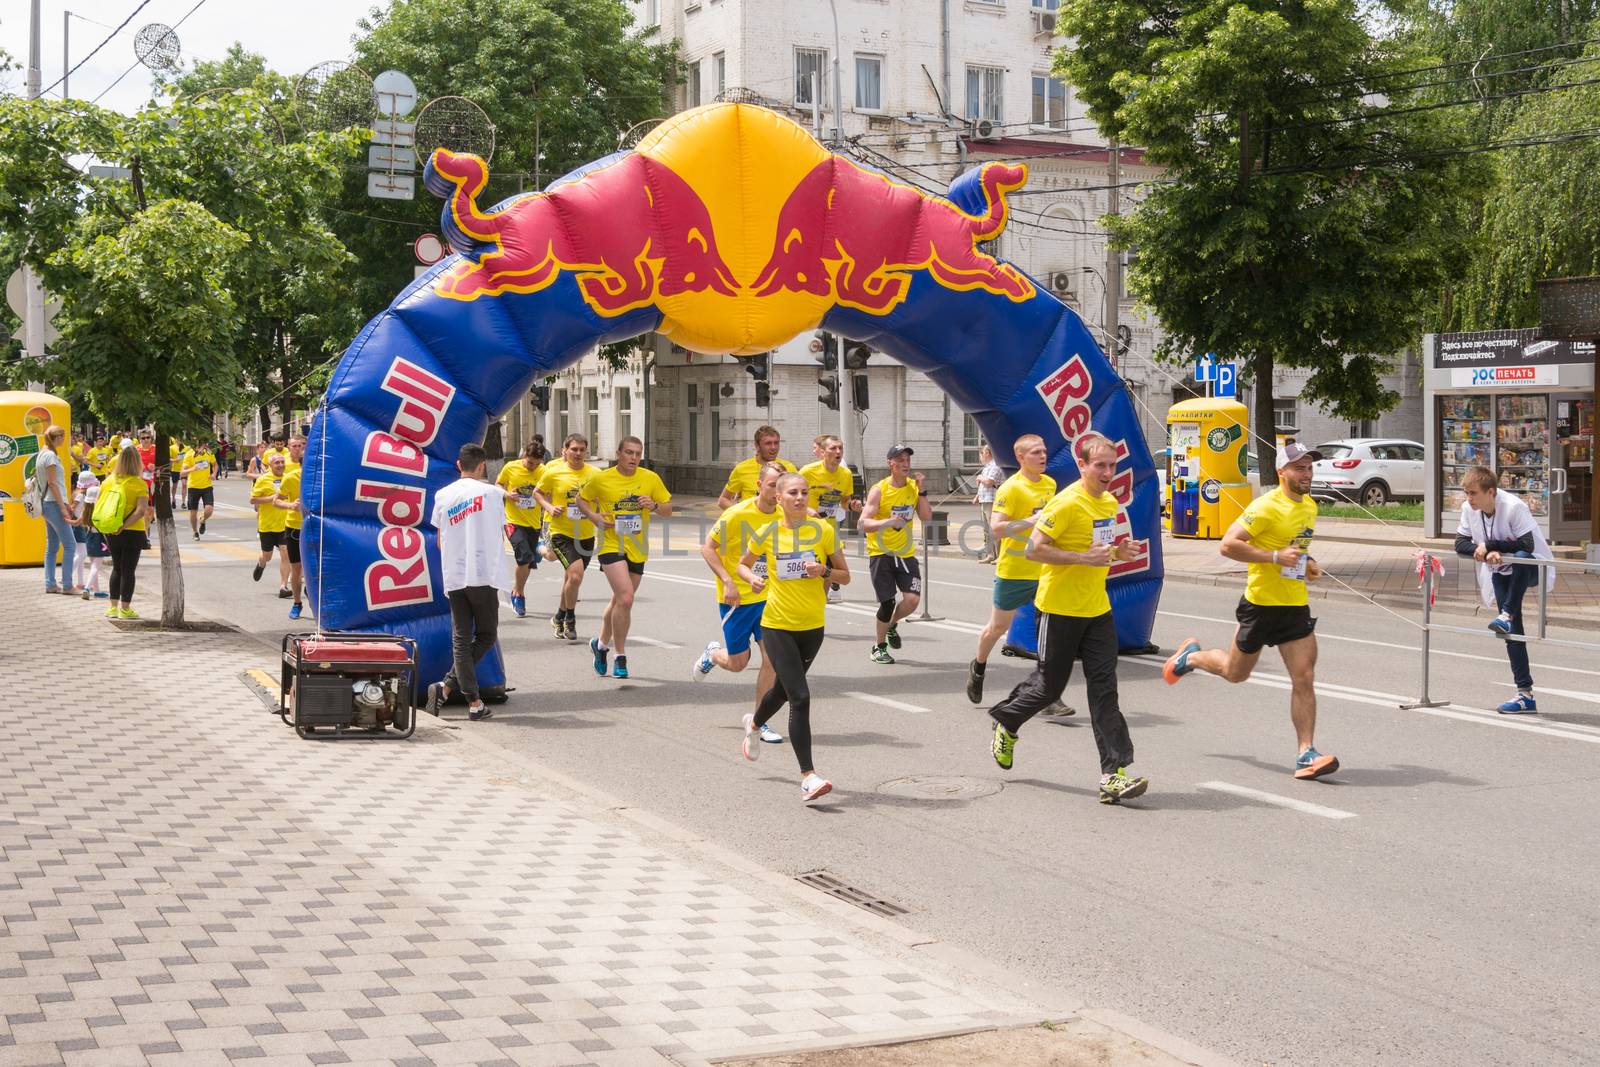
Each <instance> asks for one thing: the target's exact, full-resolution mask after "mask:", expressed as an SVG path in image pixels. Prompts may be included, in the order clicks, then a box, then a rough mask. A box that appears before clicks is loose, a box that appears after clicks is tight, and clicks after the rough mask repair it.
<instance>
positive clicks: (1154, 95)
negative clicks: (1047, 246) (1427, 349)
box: [1055, 0, 1476, 481]
mask: <svg viewBox="0 0 1600 1067" xmlns="http://www.w3.org/2000/svg"><path fill="white" fill-rule="evenodd" d="M1061 14H1062V31H1063V32H1064V33H1065V34H1066V35H1068V36H1071V37H1074V38H1076V39H1077V42H1078V47H1077V48H1076V49H1064V50H1062V51H1061V52H1059V53H1058V54H1057V57H1056V64H1055V65H1056V70H1057V72H1058V73H1059V74H1061V75H1062V76H1064V77H1065V78H1066V79H1068V80H1070V81H1071V82H1072V83H1073V84H1074V85H1075V86H1076V87H1077V88H1078V90H1079V93H1080V96H1081V98H1082V99H1083V100H1084V101H1085V102H1086V103H1087V104H1088V108H1089V114H1090V117H1092V118H1093V119H1094V120H1095V122H1096V123H1098V124H1099V126H1100V128H1101V129H1102V130H1103V131H1105V133H1106V134H1107V135H1108V136H1110V137H1113V138H1115V139H1117V140H1118V141H1120V142H1122V143H1134V144H1139V145H1142V146H1143V147H1144V150H1145V156H1146V158H1147V160H1148V161H1149V162H1151V163H1153V164H1158V165H1160V166H1163V167H1165V168H1167V171H1166V178H1165V180H1164V181H1162V182H1160V183H1155V184H1153V185H1152V186H1151V187H1150V190H1149V195H1148V197H1147V198H1146V199H1144V200H1143V201H1142V202H1141V203H1140V204H1139V206H1138V207H1137V209H1136V210H1134V211H1133V212H1132V213H1131V214H1128V215H1124V216H1121V217H1120V218H1112V217H1107V218H1105V219H1103V220H1102V221H1103V222H1105V223H1106V224H1107V226H1108V228H1109V229H1110V231H1111V233H1112V239H1113V241H1114V243H1115V244H1117V245H1118V246H1120V247H1124V248H1128V247H1137V248H1138V250H1139V259H1138V264H1137V267H1136V268H1135V270H1134V272H1133V275H1132V278H1131V287H1132V289H1133V291H1134V292H1135V294H1136V295H1137V296H1138V297H1139V299H1140V300H1141V301H1142V302H1143V303H1144V304H1145V305H1146V306H1147V307H1149V308H1150V309H1151V310H1153V311H1154V312H1155V313H1156V314H1157V315H1158V316H1159V318H1160V320H1161V323H1162V326H1163V327H1164V328H1165V330H1166V339H1165V341H1164V342H1163V347H1162V351H1161V355H1163V356H1164V357H1165V358H1168V359H1172V360H1187V359H1189V358H1192V357H1193V356H1195V355H1197V354H1199V353H1202V352H1206V351H1214V352H1217V353H1221V354H1224V355H1225V356H1227V357H1230V358H1234V359H1238V360H1241V361H1242V362H1243V364H1244V366H1245V368H1246V372H1247V376H1248V378H1249V379H1250V380H1251V381H1252V382H1253V385H1254V390H1253V391H1254V397H1255V415H1254V421H1255V425H1256V426H1257V427H1258V429H1259V431H1260V432H1261V433H1262V434H1263V435H1264V436H1266V437H1267V438H1268V439H1269V440H1270V438H1271V430H1272V427H1273V404H1272V370H1273V368H1274V367H1275V366H1279V365H1283V366H1291V367H1301V368H1305V369H1308V370H1310V371H1311V374H1310V377H1309V379H1308V380H1307V383H1306V385H1305V388H1304V389H1303V391H1302V393H1301V395H1302V396H1303V397H1304V398H1306V399H1307V400H1310V401H1312V402H1316V403H1319V404H1321V405H1322V406H1323V407H1325V408H1326V409H1328V410H1330V411H1331V412H1333V413H1334V414H1336V415H1339V416H1342V417H1347V418H1369V417H1372V416H1374V415H1377V414H1378V413H1380V412H1381V411H1383V410H1385V409H1387V408H1389V407H1391V406H1392V405H1393V404H1394V402H1395V400H1396V399H1397V398H1396V396H1395V395H1394V394H1393V393H1392V392H1391V391H1389V390H1387V389H1385V388H1384V387H1383V385H1382V383H1381V381H1380V376H1381V375H1382V374H1383V373H1384V372H1385V371H1386V370H1387V369H1389V368H1390V367H1391V366H1392V362H1391V358H1390V357H1391V356H1392V354H1393V353H1396V352H1398V351H1399V350H1401V349H1403V348H1404V347H1405V346H1406V345H1408V344H1410V343H1412V342H1414V341H1415V340H1416V338H1417V336H1418V334H1419V333H1420V327H1421V323H1422V320H1423V316H1424V314H1425V312H1426V309H1427V308H1428V306H1429V304H1430V303H1431V301H1432V299H1433V298H1434V296H1435V295H1436V294H1437V293H1438V292H1439V291H1440V289H1441V287H1442V284H1443V282H1444V280H1445V279H1446V278H1448V277H1450V276H1451V275H1452V274H1453V273H1454V272H1455V271H1457V270H1459V268H1460V265H1461V262H1462V260H1463V253H1462V249H1463V247H1464V246H1465V244H1466V242H1467V239H1468V236H1469V235H1468V233H1467V232H1466V230H1465V226H1464V220H1465V216H1464V214H1463V211H1462V206H1463V203H1464V201H1463V193H1464V192H1465V191H1467V190H1468V189H1469V188H1471V186H1472V183H1473V181H1474V175H1475V174H1476V170H1475V168H1474V164H1473V163H1472V161H1470V160H1463V159H1462V158H1460V157H1457V156H1453V155H1447V154H1444V152H1445V150H1447V149H1448V148H1449V146H1450V145H1451V143H1452V138H1453V136H1454V135H1455V134H1456V132H1457V130H1458V128H1459V118H1458V117H1457V116H1455V115H1454V114H1453V113H1452V111H1451V110H1450V109H1440V110H1432V111H1410V112H1407V111H1406V108H1407V105H1409V104H1411V103H1413V102H1414V99H1415V94H1414V93H1412V92H1407V91H1406V90H1405V88H1404V87H1405V85H1407V84H1409V83H1408V82H1406V80H1405V79H1403V78H1397V77H1395V73H1396V72H1397V71H1399V70H1402V69H1405V68H1407V67H1411V66H1417V65H1421V64H1420V61H1421V60H1422V59H1423V57H1421V56H1420V55H1419V54H1418V53H1417V52H1416V51H1415V49H1413V48H1411V47H1408V46H1406V45H1404V44H1403V43H1400V42H1396V41H1392V40H1385V39H1380V38H1374V37H1373V35H1372V34H1371V32H1370V31H1369V30H1368V28H1367V24H1366V23H1365V22H1364V21H1363V19H1362V17H1361V15H1362V11H1361V9H1360V8H1359V7H1358V6H1357V5H1356V4H1355V3H1353V2H1351V0H1295V2H1292V3H1282V4H1280V3H1276V2H1271V0H1110V2H1107V0H1065V2H1064V3H1063V5H1062V12H1061ZM1260 450H1261V446H1260V445H1259V444H1258V445H1257V451H1258V453H1259V452H1260ZM1272 466H1273V464H1272V463H1271V462H1270V461H1265V462H1262V463H1261V469H1262V477H1263V480H1264V481H1272V480H1274V477H1275V476H1274V475H1273V474H1272V473H1271V468H1272Z"/></svg>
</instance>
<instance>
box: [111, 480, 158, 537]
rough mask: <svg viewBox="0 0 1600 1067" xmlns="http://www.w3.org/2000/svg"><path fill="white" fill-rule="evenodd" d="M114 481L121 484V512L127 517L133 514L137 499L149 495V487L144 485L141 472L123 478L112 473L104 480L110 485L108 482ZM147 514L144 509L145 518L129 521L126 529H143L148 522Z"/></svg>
mask: <svg viewBox="0 0 1600 1067" xmlns="http://www.w3.org/2000/svg"><path fill="white" fill-rule="evenodd" d="M114 482H115V483H120V484H121V486H122V514H123V517H127V516H129V515H132V514H133V509H134V508H136V507H138V506H139V501H140V500H143V499H145V498H146V497H148V496H149V495H150V487H149V486H147V485H145V482H144V475H142V474H130V475H127V476H126V477H123V478H118V477H116V476H115V475H112V477H111V478H110V479H109V480H108V481H107V482H106V484H107V485H110V484H112V483H114ZM100 491H101V492H102V493H103V492H105V490H104V489H102V490H100ZM149 515H150V513H149V512H148V511H146V512H145V518H142V519H140V520H139V521H138V522H130V523H128V529H130V530H143V529H146V528H147V527H148V526H149V524H150V519H149Z"/></svg>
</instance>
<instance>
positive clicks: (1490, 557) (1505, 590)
mask: <svg viewBox="0 0 1600 1067" xmlns="http://www.w3.org/2000/svg"><path fill="white" fill-rule="evenodd" d="M1461 488H1462V489H1463V490H1464V491H1465V492H1466V494H1467V502H1466V504H1465V505H1464V506H1463V507H1462V508H1461V522H1460V524H1459V525H1458V526H1457V527H1456V552H1457V553H1458V554H1460V555H1463V556H1471V557H1472V558H1473V559H1474V560H1476V561H1477V563H1478V592H1479V593H1480V594H1481V595H1482V597H1483V602H1484V603H1485V604H1486V605H1488V606H1489V607H1497V608H1498V609H1499V611H1500V614H1498V615H1496V616H1495V617H1494V619H1493V620H1492V621H1491V622H1490V623H1489V629H1491V630H1493V631H1494V632H1495V633H1497V634H1499V635H1500V636H1501V637H1507V638H1509V637H1510V636H1511V635H1513V634H1515V635H1517V636H1521V635H1523V634H1524V633H1526V631H1525V630H1524V629H1523V628H1522V595H1523V594H1524V593H1526V592H1527V591H1528V587H1529V586H1531V585H1533V583H1534V582H1536V581H1539V578H1540V576H1539V571H1540V570H1543V571H1544V572H1545V574H1546V576H1547V580H1548V581H1549V582H1550V583H1551V584H1552V585H1553V584H1555V577H1556V572H1555V569H1554V568H1550V567H1545V568H1540V567H1536V566H1534V565H1533V564H1531V563H1506V562H1504V561H1505V559H1506V558H1507V557H1513V556H1521V557H1523V558H1525V559H1530V558H1531V559H1554V558H1555V554H1554V553H1553V552H1551V551H1550V545H1549V543H1548V542H1547V541H1545V539H1544V534H1543V533H1542V532H1541V531H1540V530H1539V523H1538V521H1537V520H1535V519H1534V517H1533V513H1532V512H1531V511H1529V510H1528V505H1527V504H1524V503H1523V502H1522V499H1521V498H1520V497H1518V496H1516V495H1515V494H1513V493H1508V492H1506V491H1505V490H1504V489H1501V488H1500V487H1499V479H1497V478H1496V477H1495V474H1494V471H1492V470H1490V469H1489V468H1488V467H1473V468H1472V469H1471V470H1470V471H1468V472H1467V473H1466V476H1465V477H1464V478H1462V479H1461ZM1506 659H1508V660H1510V661H1511V680H1512V681H1513V682H1514V683H1516V687H1517V695H1516V696H1515V697H1513V698H1512V699H1510V700H1508V701H1506V702H1505V703H1504V704H1501V705H1500V706H1499V707H1497V708H1496V709H1495V710H1496V711H1498V712H1499V713H1500V714H1502V715H1534V714H1537V713H1538V711H1539V705H1538V702H1537V701H1535V700H1534V699H1533V672H1532V671H1531V670H1530V669H1529V666H1528V645H1527V643H1526V642H1524V641H1513V640H1507V641H1506Z"/></svg>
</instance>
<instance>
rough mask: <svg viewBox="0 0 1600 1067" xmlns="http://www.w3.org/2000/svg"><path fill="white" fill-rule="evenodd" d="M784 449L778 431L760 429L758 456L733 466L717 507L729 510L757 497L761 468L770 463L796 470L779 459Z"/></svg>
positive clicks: (757, 444) (765, 428)
mask: <svg viewBox="0 0 1600 1067" xmlns="http://www.w3.org/2000/svg"><path fill="white" fill-rule="evenodd" d="M782 447H783V438H782V436H780V435H779V433H778V431H777V430H776V429H774V428H773V427H771V426H763V427H761V428H760V429H758V430H757V431H756V454H755V455H753V456H751V457H750V458H749V459H745V460H740V461H739V462H738V463H735V464H734V465H733V470H732V471H730V472H728V484H727V485H726V486H725V487H723V490H722V495H721V496H719V497H717V507H719V508H722V509H723V510H727V509H728V508H731V507H733V505H735V504H737V503H738V502H739V501H741V500H749V499H750V498H751V497H753V496H755V495H756V489H757V486H756V482H757V481H758V478H759V475H760V473H761V468H762V467H764V466H765V465H766V464H768V463H777V464H779V465H780V466H782V467H783V469H784V470H786V471H792V470H794V464H793V463H790V462H789V461H788V460H786V459H779V458H778V450H779V449H780V448H782Z"/></svg>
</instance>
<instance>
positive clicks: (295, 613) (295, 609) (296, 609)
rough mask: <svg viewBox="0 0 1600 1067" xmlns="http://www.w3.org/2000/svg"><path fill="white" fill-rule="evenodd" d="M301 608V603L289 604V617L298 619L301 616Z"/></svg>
mask: <svg viewBox="0 0 1600 1067" xmlns="http://www.w3.org/2000/svg"><path fill="white" fill-rule="evenodd" d="M300 610H301V608H300V605H299V604H291V605H290V606H289V618H291V619H298V618H299V617H300Z"/></svg>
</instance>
